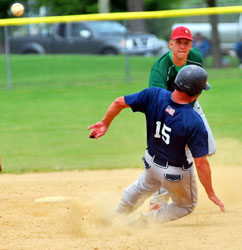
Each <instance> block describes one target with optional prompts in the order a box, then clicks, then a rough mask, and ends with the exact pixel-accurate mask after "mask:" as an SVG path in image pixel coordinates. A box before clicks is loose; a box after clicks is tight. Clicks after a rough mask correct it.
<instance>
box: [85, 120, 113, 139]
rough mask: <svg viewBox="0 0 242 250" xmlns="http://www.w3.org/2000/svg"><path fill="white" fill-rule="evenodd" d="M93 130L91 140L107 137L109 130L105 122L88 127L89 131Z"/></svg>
mask: <svg viewBox="0 0 242 250" xmlns="http://www.w3.org/2000/svg"><path fill="white" fill-rule="evenodd" d="M90 129H92V132H91V133H90V135H89V138H95V139H98V138H99V137H101V136H103V135H105V133H106V132H107V130H108V128H107V126H106V125H105V124H104V123H103V122H97V123H95V124H94V125H92V126H90V127H88V130H90Z"/></svg>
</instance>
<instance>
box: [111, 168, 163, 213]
mask: <svg viewBox="0 0 242 250" xmlns="http://www.w3.org/2000/svg"><path fill="white" fill-rule="evenodd" d="M159 187H160V182H159V180H157V178H156V169H155V168H153V167H149V168H145V170H144V173H143V174H142V175H141V176H140V177H139V178H138V179H137V180H136V181H135V182H134V183H133V184H131V185H130V186H129V187H128V188H126V189H125V190H124V192H123V196H122V198H121V200H120V202H119V204H118V206H117V208H116V209H115V211H116V212H119V213H130V212H132V211H134V210H136V209H137V208H138V207H139V206H141V205H142V204H143V203H144V201H145V200H146V199H147V198H148V197H149V196H151V195H152V194H153V193H154V192H155V191H157V190H158V189H159Z"/></svg>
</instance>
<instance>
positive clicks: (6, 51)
mask: <svg viewBox="0 0 242 250" xmlns="http://www.w3.org/2000/svg"><path fill="white" fill-rule="evenodd" d="M4 36H5V54H6V63H7V80H8V89H11V88H12V82H11V66H10V58H9V39H8V26H4Z"/></svg>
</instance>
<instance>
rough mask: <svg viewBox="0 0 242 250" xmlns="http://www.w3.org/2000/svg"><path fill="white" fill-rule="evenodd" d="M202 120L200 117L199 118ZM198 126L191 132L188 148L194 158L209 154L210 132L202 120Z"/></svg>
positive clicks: (199, 120)
mask: <svg viewBox="0 0 242 250" xmlns="http://www.w3.org/2000/svg"><path fill="white" fill-rule="evenodd" d="M199 118H200V117H199ZM197 120H198V122H197V123H196V126H194V127H193V129H192V131H191V132H190V136H189V140H188V143H187V145H188V147H189V149H190V151H191V153H192V156H193V157H194V158H198V157H202V156H205V155H207V154H208V132H207V130H206V128H205V126H204V124H203V121H202V120H201V119H197Z"/></svg>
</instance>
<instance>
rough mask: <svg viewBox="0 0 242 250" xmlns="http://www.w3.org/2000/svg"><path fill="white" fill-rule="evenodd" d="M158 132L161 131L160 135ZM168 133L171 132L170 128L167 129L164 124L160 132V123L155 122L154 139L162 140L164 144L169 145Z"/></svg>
mask: <svg viewBox="0 0 242 250" xmlns="http://www.w3.org/2000/svg"><path fill="white" fill-rule="evenodd" d="M160 131H161V133H160ZM169 132H171V128H169V127H167V126H166V125H165V123H164V124H163V127H162V130H161V122H160V121H157V122H156V130H155V134H154V137H155V138H162V140H163V141H164V142H165V143H166V144H170V135H169V134H168V133H169ZM161 135H162V137H161Z"/></svg>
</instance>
